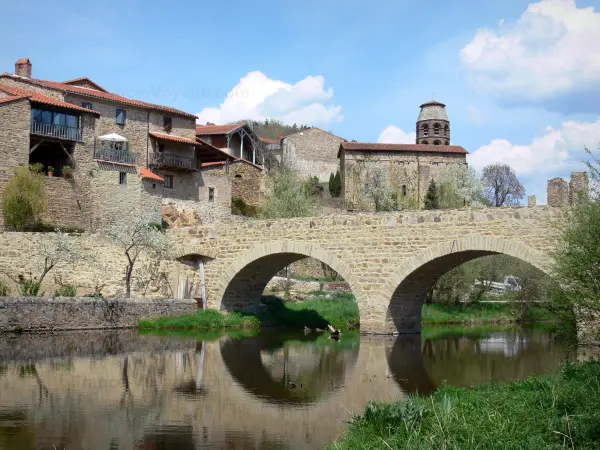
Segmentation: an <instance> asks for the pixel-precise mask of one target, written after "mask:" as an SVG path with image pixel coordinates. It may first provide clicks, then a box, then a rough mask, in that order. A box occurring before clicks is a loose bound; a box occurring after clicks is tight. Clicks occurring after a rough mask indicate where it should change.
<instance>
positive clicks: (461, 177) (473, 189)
mask: <svg viewBox="0 0 600 450" xmlns="http://www.w3.org/2000/svg"><path fill="white" fill-rule="evenodd" d="M438 185H439V196H440V208H462V207H463V206H469V207H472V208H482V207H483V206H486V205H487V204H488V201H487V200H486V198H485V189H484V185H483V182H482V180H480V179H479V178H478V177H477V172H476V171H475V169H473V168H472V167H468V166H466V165H459V164H451V165H449V166H448V167H447V168H446V170H444V171H443V172H442V173H441V174H440V177H439V180H438Z"/></svg>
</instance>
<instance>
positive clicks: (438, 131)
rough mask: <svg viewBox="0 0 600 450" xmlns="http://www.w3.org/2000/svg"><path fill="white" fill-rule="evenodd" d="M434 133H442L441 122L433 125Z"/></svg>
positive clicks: (437, 134)
mask: <svg viewBox="0 0 600 450" xmlns="http://www.w3.org/2000/svg"><path fill="white" fill-rule="evenodd" d="M433 134H435V135H436V136H439V135H440V124H439V123H436V124H435V125H434V126H433Z"/></svg>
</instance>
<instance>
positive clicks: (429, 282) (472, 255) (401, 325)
mask: <svg viewBox="0 0 600 450" xmlns="http://www.w3.org/2000/svg"><path fill="white" fill-rule="evenodd" d="M497 254H504V255H508V256H512V257H514V258H518V259H520V260H522V261H525V262H527V263H529V264H531V265H532V266H533V267H535V268H537V269H539V270H541V271H542V272H545V273H549V266H550V259H549V257H547V256H544V255H542V254H541V253H539V252H538V251H536V250H534V249H532V248H531V247H528V246H527V245H525V244H522V243H520V242H517V241H512V240H507V239H503V238H496V237H493V236H483V235H475V236H470V237H468V238H464V239H455V240H452V241H447V242H443V243H440V244H436V245H433V246H431V247H429V248H427V249H426V250H424V251H422V252H420V253H419V254H417V255H415V256H413V257H412V258H410V259H409V260H408V261H406V263H405V265H403V267H402V268H401V270H399V271H398V272H397V273H396V274H394V275H393V276H392V277H391V278H390V279H389V281H388V282H387V283H386V284H385V285H384V287H383V288H382V290H381V292H380V302H379V303H380V304H384V305H387V311H386V314H385V318H380V319H382V322H383V323H380V327H379V328H380V329H381V330H384V331H387V332H388V333H419V332H420V331H421V310H422V307H423V304H424V302H425V298H426V295H427V292H428V290H429V288H430V287H431V286H433V284H435V283H436V282H437V280H438V279H439V278H440V277H441V276H442V275H444V274H445V273H446V272H448V271H449V270H451V269H453V268H455V267H457V266H459V265H461V264H463V263H466V262H468V261H471V260H473V259H476V258H480V257H482V256H489V255H497Z"/></svg>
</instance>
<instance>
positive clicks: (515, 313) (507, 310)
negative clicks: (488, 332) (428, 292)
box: [421, 302, 559, 324]
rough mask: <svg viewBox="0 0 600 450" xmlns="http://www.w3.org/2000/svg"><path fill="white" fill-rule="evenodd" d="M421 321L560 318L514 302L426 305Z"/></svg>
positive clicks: (545, 320) (541, 319)
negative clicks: (525, 307) (523, 307)
mask: <svg viewBox="0 0 600 450" xmlns="http://www.w3.org/2000/svg"><path fill="white" fill-rule="evenodd" d="M421 321H422V323H424V324H442V323H469V322H479V323H485V322H488V323H494V322H515V321H519V322H552V321H559V316H558V315H557V314H555V313H553V312H552V311H550V310H548V309H547V308H545V307H543V306H530V307H528V308H527V309H526V310H523V309H521V308H518V307H517V306H516V303H514V302H510V303H473V304H465V305H438V304H425V305H423V312H422V315H421Z"/></svg>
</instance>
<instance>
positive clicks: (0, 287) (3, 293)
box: [0, 280, 10, 297]
mask: <svg viewBox="0 0 600 450" xmlns="http://www.w3.org/2000/svg"><path fill="white" fill-rule="evenodd" d="M9 295H10V287H9V286H8V284H6V282H5V281H3V280H0V297H8V296H9Z"/></svg>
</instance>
